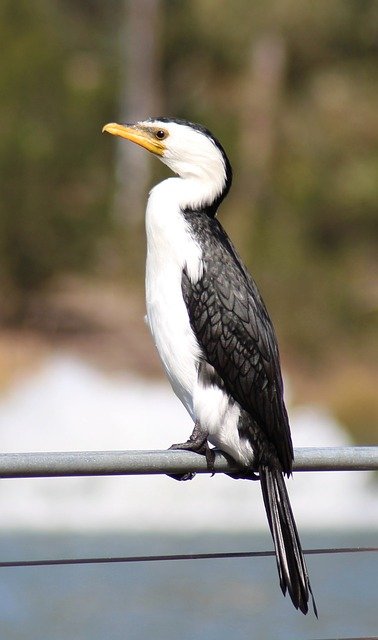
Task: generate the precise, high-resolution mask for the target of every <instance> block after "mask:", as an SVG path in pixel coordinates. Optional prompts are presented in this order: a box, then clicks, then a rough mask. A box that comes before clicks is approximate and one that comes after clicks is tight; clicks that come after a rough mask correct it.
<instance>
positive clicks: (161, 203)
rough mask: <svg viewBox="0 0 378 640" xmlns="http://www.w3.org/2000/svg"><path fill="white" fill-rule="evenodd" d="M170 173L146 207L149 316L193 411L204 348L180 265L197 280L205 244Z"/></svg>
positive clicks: (174, 377)
mask: <svg viewBox="0 0 378 640" xmlns="http://www.w3.org/2000/svg"><path fill="white" fill-rule="evenodd" d="M176 180H178V179H177V178H171V179H170V180H166V181H165V182H163V183H161V184H160V185H158V186H157V187H155V188H154V189H153V190H152V192H151V194H150V198H149V200H148V205H147V211H146V233H147V264H146V306H147V318H148V322H149V325H150V329H151V333H152V335H153V338H154V341H155V344H156V347H157V350H158V352H159V355H160V358H161V360H162V363H163V366H164V368H165V371H166V373H167V375H168V378H169V380H170V382H171V384H172V387H173V390H174V392H175V393H176V395H177V396H178V397H179V398H180V400H181V401H182V402H183V404H184V405H185V407H186V408H187V410H188V411H189V413H190V414H191V415H192V417H193V419H194V414H193V402H192V398H193V392H194V388H195V385H196V382H197V363H198V360H199V357H200V353H201V351H200V348H199V345H198V342H197V340H196V338H195V336H194V333H193V331H192V329H191V327H190V324H189V318H188V313H187V310H186V306H185V303H184V300H183V297H182V291H181V278H182V270H183V269H184V268H185V267H186V268H187V270H188V274H189V277H190V278H191V279H192V281H193V282H195V281H196V280H198V278H199V277H200V275H201V272H202V261H201V250H200V247H199V246H198V245H197V243H196V242H195V241H194V240H193V238H192V237H191V236H190V234H189V231H188V228H187V225H186V222H185V220H184V218H183V216H182V215H181V212H180V209H179V206H178V203H177V198H176V197H175V195H176V192H175V181H176Z"/></svg>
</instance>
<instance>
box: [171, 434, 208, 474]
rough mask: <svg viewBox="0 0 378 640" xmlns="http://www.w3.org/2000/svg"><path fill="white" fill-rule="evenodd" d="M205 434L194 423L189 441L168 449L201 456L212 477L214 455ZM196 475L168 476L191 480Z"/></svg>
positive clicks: (173, 445)
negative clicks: (203, 457)
mask: <svg viewBox="0 0 378 640" xmlns="http://www.w3.org/2000/svg"><path fill="white" fill-rule="evenodd" d="M207 435H208V434H207V432H206V431H204V430H203V429H202V427H201V425H200V424H199V423H198V422H196V423H195V425H194V429H193V432H192V435H191V436H190V438H189V440H187V441H186V442H178V443H177V444H172V445H171V446H170V447H169V448H170V449H176V450H183V451H194V452H195V453H199V454H200V455H202V456H205V457H206V463H207V468H208V470H209V471H211V472H212V475H214V461H215V453H214V451H213V449H211V448H210V447H209V444H208V442H207ZM195 475H196V474H195V473H191V472H188V473H183V474H169V476H170V478H173V479H174V480H180V481H183V480H192V479H193V478H194V476H195Z"/></svg>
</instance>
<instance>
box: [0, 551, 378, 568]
mask: <svg viewBox="0 0 378 640" xmlns="http://www.w3.org/2000/svg"><path fill="white" fill-rule="evenodd" d="M377 551H378V547H334V548H329V549H307V550H305V551H304V553H305V554H307V555H320V554H332V553H376V552H377ZM274 555H275V552H274V551H236V552H224V553H183V554H170V555H156V556H119V557H112V556H110V557H99V558H58V559H56V560H54V559H51V560H48V559H47V560H15V561H12V560H10V561H6V562H0V568H8V567H45V566H54V565H74V564H112V563H113V564H114V563H121V562H123V563H131V562H161V561H172V560H216V559H225V558H266V557H270V556H274Z"/></svg>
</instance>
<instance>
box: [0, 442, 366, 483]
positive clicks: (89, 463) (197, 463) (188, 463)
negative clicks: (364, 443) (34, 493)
mask: <svg viewBox="0 0 378 640" xmlns="http://www.w3.org/2000/svg"><path fill="white" fill-rule="evenodd" d="M294 454H295V461H294V465H293V470H294V471H372V470H377V469H378V446H377V447H306V448H297V449H295V450H294ZM239 468H240V467H238V466H237V464H236V463H235V462H234V461H233V460H232V459H231V458H229V457H227V456H225V455H224V454H223V453H222V452H220V451H217V452H216V456H215V464H214V472H215V473H233V472H235V471H238V470H239ZM190 472H192V473H209V470H208V469H207V466H206V460H205V458H204V456H200V455H198V454H196V453H192V452H189V451H174V450H168V451H144V450H140V451H74V452H42V453H38V452H35V453H2V454H0V478H40V477H54V476H105V475H142V474H182V473H190Z"/></svg>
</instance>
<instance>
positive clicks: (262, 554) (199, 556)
mask: <svg viewBox="0 0 378 640" xmlns="http://www.w3.org/2000/svg"><path fill="white" fill-rule="evenodd" d="M377 551H378V547H334V548H328V549H307V550H305V551H304V553H305V554H307V555H320V554H332V553H376V552H377ZM274 555H275V552H274V551H236V552H225V553H182V554H170V555H156V556H119V557H116V556H115V557H112V556H110V557H99V558H58V559H56V560H53V559H51V560H15V561H12V560H11V561H7V562H0V568H7V567H45V566H54V565H73V564H111V563H113V564H114V563H117V562H119V563H121V562H122V563H131V562H161V561H164V562H165V561H171V560H215V559H224V558H266V557H270V556H274ZM351 640H353V639H351Z"/></svg>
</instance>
